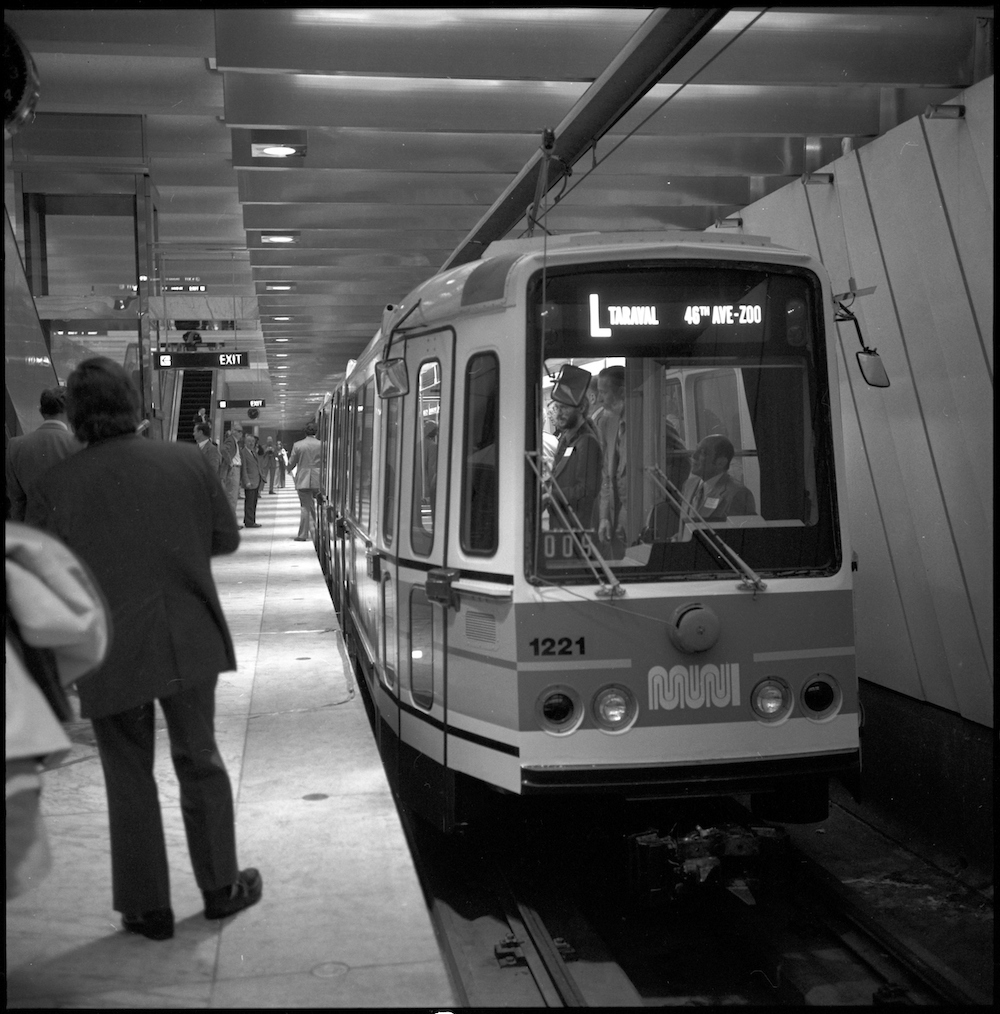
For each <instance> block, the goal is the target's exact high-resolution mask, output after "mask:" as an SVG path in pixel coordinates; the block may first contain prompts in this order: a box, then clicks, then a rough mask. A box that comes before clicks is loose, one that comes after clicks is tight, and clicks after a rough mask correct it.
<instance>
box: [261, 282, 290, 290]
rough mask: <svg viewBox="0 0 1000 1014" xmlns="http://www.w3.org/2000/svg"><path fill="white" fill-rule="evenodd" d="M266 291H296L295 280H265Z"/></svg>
mask: <svg viewBox="0 0 1000 1014" xmlns="http://www.w3.org/2000/svg"><path fill="white" fill-rule="evenodd" d="M264 291H265V292H294V291H295V283H294V282H265V283H264Z"/></svg>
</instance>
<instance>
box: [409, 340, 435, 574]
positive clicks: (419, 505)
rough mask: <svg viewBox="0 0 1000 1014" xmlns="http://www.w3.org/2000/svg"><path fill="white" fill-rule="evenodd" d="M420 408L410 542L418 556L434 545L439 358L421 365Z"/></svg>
mask: <svg viewBox="0 0 1000 1014" xmlns="http://www.w3.org/2000/svg"><path fill="white" fill-rule="evenodd" d="M416 411H417V418H416V422H415V430H414V432H415V434H416V439H415V440H414V442H413V506H412V509H411V516H410V545H411V546H412V547H413V552H414V553H416V554H417V555H418V556H429V555H430V552H431V548H432V547H433V545H434V507H435V499H436V497H437V473H438V421H439V417H440V414H441V365H440V363H438V362H437V361H436V360H435V361H432V362H429V363H424V364H423V365H422V366H421V367H420V376H419V380H418V382H417V400H416Z"/></svg>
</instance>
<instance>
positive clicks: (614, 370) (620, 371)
mask: <svg viewBox="0 0 1000 1014" xmlns="http://www.w3.org/2000/svg"><path fill="white" fill-rule="evenodd" d="M598 377H603V378H604V379H605V380H606V381H607V382H608V383H609V384H610V385H611V386H612V387H613V388H614V389H615V390H616V391H624V390H625V367H624V366H605V367H604V369H603V370H601V372H600V373H598Z"/></svg>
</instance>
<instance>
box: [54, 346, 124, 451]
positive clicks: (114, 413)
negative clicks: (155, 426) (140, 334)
mask: <svg viewBox="0 0 1000 1014" xmlns="http://www.w3.org/2000/svg"><path fill="white" fill-rule="evenodd" d="M140 405H141V400H140V398H139V392H138V391H137V390H136V387H135V384H133V383H132V378H131V377H130V376H129V375H128V374H127V373H126V372H125V370H123V369H122V367H121V366H119V365H118V364H117V363H116V362H115V361H114V360H113V359H105V358H104V357H101V356H98V357H95V358H93V359H85V360H84V361H83V362H82V363H80V365H79V366H77V368H76V369H75V370H74V371H73V372H72V373H71V374H70V375H69V380H68V381H67V382H66V415H67V417H68V418H69V421H70V425H71V426H72V427H73V430H74V432H75V433H76V435H77V437H78V438H79V439H80V440H83V441H84V442H85V443H88V444H95V443H98V442H99V441H101V440H109V439H110V438H111V437H121V436H125V435H126V434H128V433H135V428H136V426H137V424H138V422H139V407H140Z"/></svg>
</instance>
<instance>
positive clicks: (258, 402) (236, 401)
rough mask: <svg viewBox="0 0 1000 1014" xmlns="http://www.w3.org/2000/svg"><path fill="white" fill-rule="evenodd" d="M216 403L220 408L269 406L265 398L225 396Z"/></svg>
mask: <svg viewBox="0 0 1000 1014" xmlns="http://www.w3.org/2000/svg"><path fill="white" fill-rule="evenodd" d="M215 404H216V405H217V406H218V407H219V408H267V405H266V404H265V403H264V399H263V398H224V399H220V400H219V401H217V402H216V403H215Z"/></svg>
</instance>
